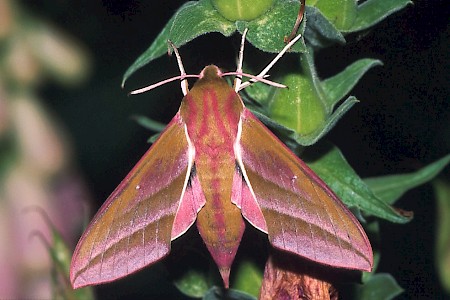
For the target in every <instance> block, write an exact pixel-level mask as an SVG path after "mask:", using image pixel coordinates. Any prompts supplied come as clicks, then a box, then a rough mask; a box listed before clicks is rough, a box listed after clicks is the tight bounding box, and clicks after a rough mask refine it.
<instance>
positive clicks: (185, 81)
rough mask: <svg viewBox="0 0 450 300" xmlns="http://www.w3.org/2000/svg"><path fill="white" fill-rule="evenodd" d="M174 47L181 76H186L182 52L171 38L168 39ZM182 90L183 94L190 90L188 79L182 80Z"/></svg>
mask: <svg viewBox="0 0 450 300" xmlns="http://www.w3.org/2000/svg"><path fill="white" fill-rule="evenodd" d="M167 42H168V43H169V45H170V47H172V49H173V52H174V53H175V56H176V58H177V63H178V68H179V69H180V76H186V71H185V70H184V66H183V62H182V61H181V56H180V53H178V49H177V47H175V45H174V44H173V43H172V41H171V40H168V41H167ZM181 91H182V92H183V96H186V94H187V93H188V92H189V86H188V82H187V80H186V79H183V80H181Z"/></svg>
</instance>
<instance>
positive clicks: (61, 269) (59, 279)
mask: <svg viewBox="0 0 450 300" xmlns="http://www.w3.org/2000/svg"><path fill="white" fill-rule="evenodd" d="M25 212H26V213H38V214H40V215H41V216H42V218H43V220H44V221H45V223H46V224H47V226H48V227H49V228H50V230H51V233H52V240H51V242H50V241H48V240H47V238H46V237H45V236H44V234H42V233H41V232H33V236H35V237H37V238H38V239H40V240H41V241H42V243H43V244H44V245H45V246H46V248H47V251H48V254H49V256H50V259H51V261H52V272H51V275H52V289H53V291H52V292H53V295H52V298H54V299H74V300H76V299H79V300H85V299H86V300H89V299H94V293H93V289H92V288H91V287H84V288H81V289H76V290H74V289H73V288H72V286H71V285H70V280H69V272H70V262H71V260H72V251H71V250H70V249H69V247H68V246H67V244H66V242H65V241H64V239H63V238H62V236H61V234H60V232H59V231H58V230H57V229H56V227H55V226H54V224H53V223H52V222H51V220H50V218H49V216H48V215H47V213H46V211H45V210H44V209H42V208H41V207H38V206H31V207H27V209H26V210H25Z"/></svg>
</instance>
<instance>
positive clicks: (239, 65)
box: [234, 28, 248, 93]
mask: <svg viewBox="0 0 450 300" xmlns="http://www.w3.org/2000/svg"><path fill="white" fill-rule="evenodd" d="M247 32H248V28H245V30H244V32H243V33H242V39H241V48H240V49H239V57H238V63H237V69H236V73H242V64H243V61H244V45H245V37H246V36H247ZM241 83H242V76H236V78H235V79H234V90H235V91H236V93H237V92H238V91H239V87H240V86H241Z"/></svg>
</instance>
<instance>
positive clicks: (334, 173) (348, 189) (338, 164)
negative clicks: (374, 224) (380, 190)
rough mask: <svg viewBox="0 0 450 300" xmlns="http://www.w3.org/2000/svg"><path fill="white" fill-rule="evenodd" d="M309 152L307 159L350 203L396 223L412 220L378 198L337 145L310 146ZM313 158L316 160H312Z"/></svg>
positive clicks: (324, 179) (341, 197) (347, 202)
mask: <svg viewBox="0 0 450 300" xmlns="http://www.w3.org/2000/svg"><path fill="white" fill-rule="evenodd" d="M311 148H314V150H311ZM307 151H308V152H309V156H308V155H307V154H308V152H306V151H305V153H304V154H305V161H306V162H307V163H308V165H309V166H310V167H311V169H313V170H314V172H316V173H317V175H319V177H320V178H322V180H323V181H325V183H326V184H327V185H328V186H329V187H330V188H331V189H332V190H333V191H334V192H335V193H336V195H337V196H338V197H339V198H340V199H341V200H342V201H343V202H344V203H345V204H346V205H347V206H349V207H356V208H359V209H361V210H362V211H364V212H366V213H368V214H371V215H374V216H377V217H379V218H382V219H386V220H388V221H391V222H394V223H406V222H408V221H410V220H411V218H410V217H408V216H405V215H402V214H400V213H399V212H397V211H396V210H394V209H393V208H392V207H391V206H389V205H387V204H386V203H385V202H383V201H381V200H380V199H379V198H377V197H376V196H375V195H374V194H373V193H372V191H371V190H370V189H369V187H368V186H367V185H366V184H365V183H364V181H363V180H362V179H361V178H360V177H359V176H358V175H357V174H356V173H355V171H354V170H353V169H352V167H351V166H350V165H349V164H348V163H347V161H346V160H345V158H344V156H343V155H342V153H341V151H340V150H339V149H338V148H337V147H335V146H333V145H331V144H329V143H323V144H321V145H317V146H316V147H310V148H308V149H307ZM312 151H314V152H312ZM319 155H320V156H319ZM313 157H315V160H311V158H313ZM307 158H308V159H307Z"/></svg>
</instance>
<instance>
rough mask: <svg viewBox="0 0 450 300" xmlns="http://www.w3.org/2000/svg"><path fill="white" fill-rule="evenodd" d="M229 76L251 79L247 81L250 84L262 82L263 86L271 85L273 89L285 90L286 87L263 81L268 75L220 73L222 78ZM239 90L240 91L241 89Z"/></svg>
mask: <svg viewBox="0 0 450 300" xmlns="http://www.w3.org/2000/svg"><path fill="white" fill-rule="evenodd" d="M230 75H235V76H240V77H242V76H245V77H248V78H251V79H250V80H249V81H251V82H252V83H253V82H258V81H259V82H262V83H265V84H268V85H271V86H274V87H278V88H287V86H285V85H284V84H281V83H278V82H275V81H271V80H267V79H265V78H266V77H268V75H264V76H262V77H259V76H256V75H252V74H248V73H244V72H226V73H222V76H230ZM249 81H247V82H244V83H243V84H242V85H241V86H243V85H245V84H246V83H248V82H249ZM247 86H248V85H247ZM240 90H242V88H241V89H240Z"/></svg>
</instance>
